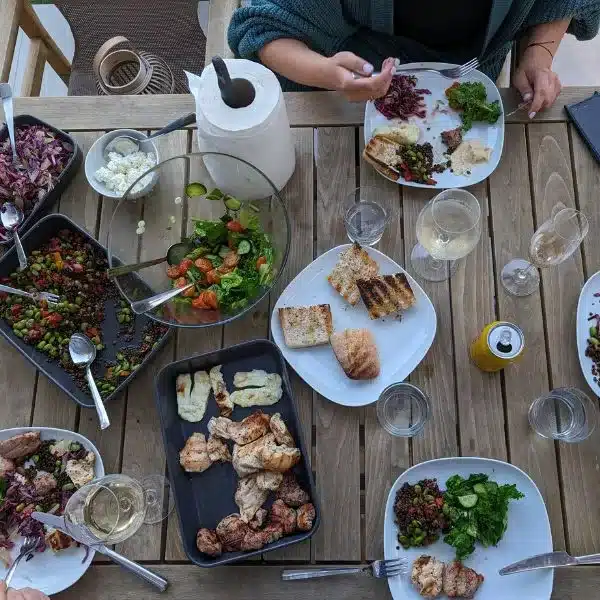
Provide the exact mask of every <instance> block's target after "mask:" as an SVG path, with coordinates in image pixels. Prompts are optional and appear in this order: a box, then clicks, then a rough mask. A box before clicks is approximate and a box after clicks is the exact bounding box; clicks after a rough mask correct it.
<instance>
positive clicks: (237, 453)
mask: <svg viewBox="0 0 600 600" xmlns="http://www.w3.org/2000/svg"><path fill="white" fill-rule="evenodd" d="M274 441H275V436H274V435H273V434H272V433H268V434H267V435H264V436H263V437H261V438H259V439H257V440H255V441H254V442H251V443H250V444H246V445H245V446H239V445H238V444H236V445H235V446H234V447H233V460H232V464H233V468H234V469H235V472H236V473H237V474H238V475H239V476H240V477H244V476H246V475H250V474H251V473H257V472H258V471H261V470H262V468H263V462H262V449H263V448H264V447H265V446H266V445H267V444H269V443H272V442H274Z"/></svg>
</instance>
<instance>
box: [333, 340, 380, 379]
mask: <svg viewBox="0 0 600 600" xmlns="http://www.w3.org/2000/svg"><path fill="white" fill-rule="evenodd" d="M331 347H332V348H333V352H334V354H335V357H336V358H337V359H338V362H339V363H340V365H341V366H342V369H344V372H345V373H346V375H347V376H348V377H349V378H350V379H375V377H377V376H378V375H379V356H378V354H377V346H376V345H375V340H374V339H373V335H372V334H371V332H370V331H369V330H368V329H345V330H344V331H340V332H339V333H334V334H333V335H332V336H331Z"/></svg>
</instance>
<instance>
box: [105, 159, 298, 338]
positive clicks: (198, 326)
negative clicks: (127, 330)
mask: <svg viewBox="0 0 600 600" xmlns="http://www.w3.org/2000/svg"><path fill="white" fill-rule="evenodd" d="M206 156H226V157H227V158H232V159H235V160H237V161H239V162H241V163H244V164H245V165H248V166H249V167H250V168H252V169H254V170H255V171H256V172H258V173H259V174H260V175H262V177H263V178H264V179H265V180H266V181H267V182H268V183H269V185H270V186H271V188H272V193H271V195H272V196H274V197H275V198H277V201H278V202H279V206H280V207H281V209H282V210H283V216H284V219H285V225H286V242H285V250H284V252H283V256H282V258H281V265H280V267H279V269H278V271H277V273H276V274H275V277H274V278H273V281H272V282H271V283H270V284H269V285H268V286H267V287H266V289H265V291H264V292H261V293H260V294H258V295H257V296H256V297H255V298H254V300H252V301H250V302H248V305H247V306H246V307H244V309H243V310H241V311H240V312H239V313H238V314H236V315H233V316H230V317H226V318H220V319H219V320H218V321H216V322H214V323H194V324H190V323H174V322H173V321H172V320H167V319H162V318H160V317H158V316H157V315H156V314H155V313H154V312H153V311H148V312H146V313H144V314H145V315H146V316H147V317H149V318H150V319H152V320H153V321H156V322H157V323H161V324H162V325H166V326H168V327H177V328H180V329H204V328H207V327H220V326H221V325H227V324H228V323H231V322H233V321H235V320H236V319H239V318H240V317H243V316H244V315H246V314H247V313H248V312H250V311H251V310H252V309H253V308H254V307H255V306H256V305H257V304H259V303H260V302H261V301H262V300H263V299H264V298H265V297H266V296H267V295H268V294H270V293H271V290H272V289H273V288H274V287H275V284H276V283H277V282H278V281H279V278H280V277H281V274H282V272H283V270H284V269H285V266H286V265H287V261H288V257H289V254H290V246H291V241H292V228H291V223H290V216H289V213H288V209H287V207H286V205H285V202H284V201H283V198H282V197H281V194H280V192H279V190H278V189H277V188H276V187H275V184H274V183H273V182H272V181H271V180H270V179H269V178H268V177H267V176H266V175H265V174H264V173H263V172H262V171H261V170H260V169H259V168H258V167H255V166H254V165H253V164H252V163H250V162H248V161H247V160H244V159H243V158H240V157H239V156H234V155H233V154H227V153H225V152H186V153H185V154H179V155H178V156H172V157H170V158H166V159H164V160H162V161H161V162H159V163H157V164H155V165H154V166H153V167H152V168H151V169H148V170H147V171H146V172H144V173H142V175H140V176H139V177H138V178H137V179H136V180H135V181H134V182H133V183H132V184H131V185H130V186H129V188H128V189H127V191H126V192H125V193H124V194H123V196H122V197H121V198H118V203H117V205H116V206H115V208H114V209H113V212H112V216H111V218H110V225H109V229H108V238H107V243H106V247H107V254H108V266H109V268H112V267H114V266H117V265H116V263H115V264H113V253H112V250H111V243H110V241H111V235H112V231H113V223H114V221H115V218H116V214H117V211H118V210H119V208H121V205H122V203H124V202H126V201H131V200H133V201H135V200H140V199H142V198H129V197H128V195H129V193H130V192H131V190H132V189H133V188H134V187H135V186H136V185H137V184H138V182H139V181H141V180H142V179H143V178H144V177H147V176H148V175H149V174H151V173H156V175H160V173H159V172H158V171H159V169H160V167H162V166H163V165H165V164H167V163H169V162H171V161H174V160H181V159H187V160H188V161H191V160H192V159H193V158H196V157H202V158H204V157H206ZM115 258H116V256H115ZM134 275H135V274H134ZM113 281H114V283H115V285H116V286H117V289H118V290H119V293H120V294H121V296H122V297H123V298H125V300H127V302H129V303H131V300H130V299H129V296H128V295H127V294H126V293H125V292H124V291H123V288H122V286H121V284H120V282H119V278H118V277H113Z"/></svg>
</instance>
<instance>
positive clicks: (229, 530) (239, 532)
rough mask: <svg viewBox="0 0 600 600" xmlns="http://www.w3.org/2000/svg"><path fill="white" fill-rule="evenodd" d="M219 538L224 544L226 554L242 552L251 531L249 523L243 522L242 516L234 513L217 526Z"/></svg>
mask: <svg viewBox="0 0 600 600" xmlns="http://www.w3.org/2000/svg"><path fill="white" fill-rule="evenodd" d="M216 531H217V537H218V538H219V540H220V542H221V543H222V544H223V550H225V551H226V552H235V551H236V550H241V549H242V548H241V547H242V542H243V541H244V537H245V536H246V534H247V533H248V531H250V528H249V527H248V525H247V523H245V522H244V521H242V518H241V517H240V515H238V514H236V513H234V514H232V515H228V516H227V517H225V518H224V519H222V520H221V522H220V523H219V524H218V525H217V530H216Z"/></svg>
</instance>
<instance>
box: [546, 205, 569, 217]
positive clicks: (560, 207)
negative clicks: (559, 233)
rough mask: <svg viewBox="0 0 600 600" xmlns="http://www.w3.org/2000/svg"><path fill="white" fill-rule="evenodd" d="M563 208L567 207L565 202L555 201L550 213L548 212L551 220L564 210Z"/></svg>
mask: <svg viewBox="0 0 600 600" xmlns="http://www.w3.org/2000/svg"><path fill="white" fill-rule="evenodd" d="M565 208H567V205H566V204H563V203H562V202H557V203H556V204H555V205H554V207H553V208H552V213H551V214H550V217H551V218H552V220H554V219H555V218H556V215H557V214H558V213H559V212H560V211H561V210H565Z"/></svg>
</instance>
